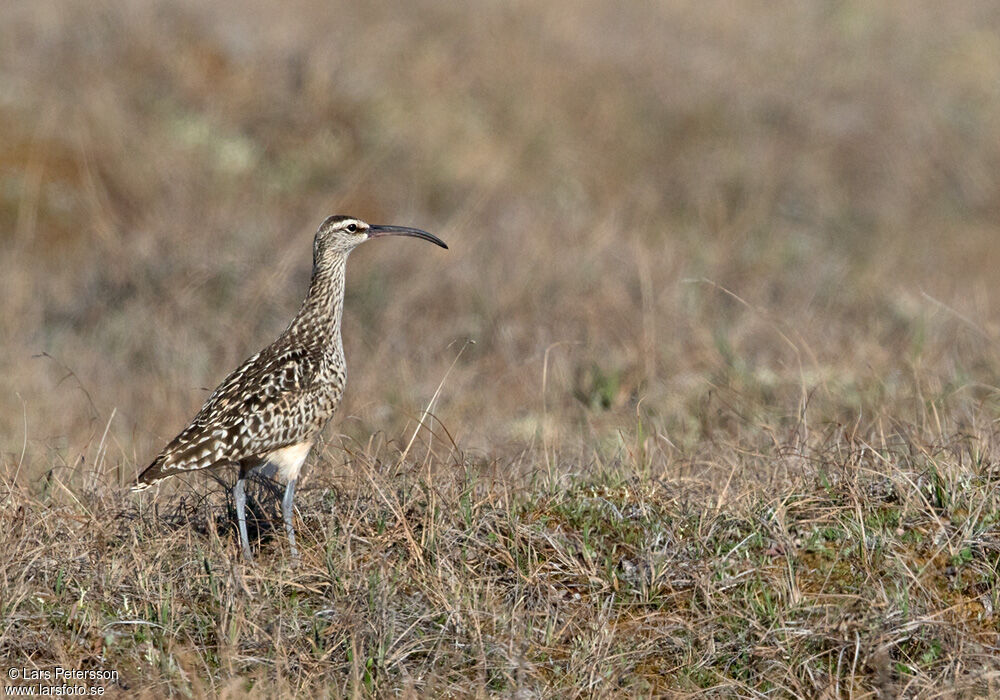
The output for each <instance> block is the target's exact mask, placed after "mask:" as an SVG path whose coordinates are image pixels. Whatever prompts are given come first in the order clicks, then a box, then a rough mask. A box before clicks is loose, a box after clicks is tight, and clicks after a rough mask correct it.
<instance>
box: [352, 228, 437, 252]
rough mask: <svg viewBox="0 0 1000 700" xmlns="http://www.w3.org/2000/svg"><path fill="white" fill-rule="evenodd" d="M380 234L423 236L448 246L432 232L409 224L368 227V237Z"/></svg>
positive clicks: (435, 242) (426, 239) (425, 238)
mask: <svg viewBox="0 0 1000 700" xmlns="http://www.w3.org/2000/svg"><path fill="white" fill-rule="evenodd" d="M379 236H412V237H413V238H423V239H424V240H425V241H430V242H431V243H434V244H435V245H439V246H441V247H442V248H447V247H448V246H447V245H445V242H444V241H442V240H441V239H440V238H438V237H437V236H435V235H434V234H432V233H427V232H426V231H421V230H420V229H418V228H410V227H409V226H369V227H368V237H369V238H378V237H379Z"/></svg>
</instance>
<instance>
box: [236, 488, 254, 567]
mask: <svg viewBox="0 0 1000 700" xmlns="http://www.w3.org/2000/svg"><path fill="white" fill-rule="evenodd" d="M233 500H234V501H235V502H236V520H237V521H238V522H239V526H240V546H241V547H242V548H243V558H244V559H246V560H247V561H253V554H251V553H250V538H249V537H247V494H246V478H244V477H243V476H242V475H241V476H240V478H238V479H237V480H236V484H235V485H234V486H233Z"/></svg>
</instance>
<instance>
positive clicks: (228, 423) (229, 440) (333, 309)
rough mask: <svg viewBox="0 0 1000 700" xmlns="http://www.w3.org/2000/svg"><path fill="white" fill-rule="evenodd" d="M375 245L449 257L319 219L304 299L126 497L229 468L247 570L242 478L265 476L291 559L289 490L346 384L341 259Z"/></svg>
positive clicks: (402, 231)
mask: <svg viewBox="0 0 1000 700" xmlns="http://www.w3.org/2000/svg"><path fill="white" fill-rule="evenodd" d="M383 236H410V237H414V238H420V239H423V240H425V241H430V242H431V243H434V244H436V245H438V246H441V247H442V248H448V246H447V245H445V243H444V241H442V240H441V239H440V238H438V237H437V236H435V235H433V234H431V233H428V232H427V231H424V230H422V229H418V228H410V227H408V226H378V225H371V224H367V223H365V222H364V221H362V220H361V219H359V218H357V217H353V216H343V215H334V216H329V217H327V218H326V219H325V220H324V221H323V223H322V224H321V225H320V227H319V229H318V230H317V231H316V235H315V237H314V238H313V265H312V276H311V278H310V282H309V291H308V293H307V294H306V298H305V300H304V301H303V302H302V306H301V307H300V308H299V311H298V313H297V314H295V317H294V318H293V319H292V321H291V323H289V324H288V327H287V328H286V329H285V330H284V332H283V333H281V335H279V336H278V338H277V340H275V341H274V342H273V343H271V344H270V345H268V346H267V347H266V348H264V349H263V350H261V351H260V352H258V353H256V354H255V355H253V356H251V357H250V358H248V359H247V360H246V361H245V362H244V363H243V364H241V365H240V366H239V367H238V368H236V369H235V370H233V372H232V373H230V374H229V376H227V377H226V378H225V379H224V380H223V381H222V383H221V384H219V386H218V388H216V389H215V391H213V392H212V394H211V396H209V398H208V400H207V401H205V404H204V405H203V406H202V407H201V410H199V411H198V413H197V415H195V417H194V418H193V419H192V420H191V422H190V424H189V425H188V426H187V427H186V428H184V430H182V431H181V432H180V433H179V434H178V435H177V436H176V437H175V438H174V439H173V440H171V441H170V442H168V443H167V445H166V447H164V448H163V450H162V451H161V452H160V453H159V454H158V455H157V456H156V459H154V460H153V462H152V463H151V464H150V465H149V466H148V467H146V469H144V470H143V471H142V472H141V473H140V474H139V475H138V477H136V480H135V482H134V483H133V484H132V487H131V490H132V491H142V490H145V489H148V488H150V487H151V486H154V485H156V484H158V483H160V482H161V481H163V480H164V479H169V478H170V477H172V476H177V475H179V474H188V473H191V472H194V471H201V470H206V469H209V470H212V469H218V468H222V467H226V466H235V467H238V469H239V472H238V476H237V479H236V483H235V484H234V485H233V487H232V497H233V501H234V503H235V505H236V518H237V522H238V526H239V536H240V546H241V548H242V550H243V556H244V558H245V559H246V560H247V561H253V554H252V553H251V551H250V541H249V538H248V537H247V525H246V479H247V477H248V476H250V475H251V474H252V473H254V472H256V471H258V470H263V469H264V468H270V469H271V470H273V471H274V473H275V474H276V476H277V478H278V480H279V481H280V482H283V483H284V484H285V492H284V496H283V498H282V499H281V510H282V516H283V518H284V522H285V532H286V533H287V535H288V544H289V552H290V554H291V557H292V559H293V560H298V550H297V548H296V546H295V528H294V526H293V524H292V507H293V501H294V498H295V484H296V482H297V481H298V478H299V472H300V470H301V469H302V464H303V462H305V460H306V457H307V456H308V454H309V450H310V449H311V448H312V446H313V444H314V443H315V441H316V438H317V436H319V434H320V432H321V431H322V430H323V428H324V426H325V425H326V424H327V422H328V421H329V420H330V418H331V417H332V416H333V413H334V411H335V410H336V409H337V406H338V405H339V404H340V400H341V398H342V397H343V395H344V388H345V385H346V383H347V364H346V362H345V359H344V345H343V341H342V338H341V330H340V329H341V317H342V315H343V310H344V282H345V272H346V266H347V258H348V256H349V255H350V253H351V251H353V250H354V249H355V248H357V247H358V246H359V245H361V244H362V243H364V242H365V241H370V240H372V239H373V238H381V237H383Z"/></svg>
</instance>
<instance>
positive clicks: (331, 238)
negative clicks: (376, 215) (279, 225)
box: [313, 215, 448, 261]
mask: <svg viewBox="0 0 1000 700" xmlns="http://www.w3.org/2000/svg"><path fill="white" fill-rule="evenodd" d="M381 236H412V237H413V238H423V239H424V240H425V241H430V242H431V243H435V244H437V245H439V246H441V247H442V248H447V247H448V246H446V245H445V243H444V241H442V240H441V239H440V238H438V237H437V236H435V235H433V234H430V233H427V232H426V231H421V230H420V229H418V228H409V227H408V226H376V225H374V224H367V223H365V222H364V221H362V220H361V219H357V218H355V217H353V216H340V215H336V216H329V217H327V219H326V221H324V222H323V223H322V224H320V227H319V230H318V231H316V239H315V241H314V243H313V254H314V256H315V259H316V260H317V261H319V260H321V259H323V258H325V257H326V256H327V255H328V254H331V253H340V254H343V255H346V254H347V253H350V252H351V251H352V250H354V249H355V248H357V247H358V246H359V245H361V244H362V243H364V242H365V241H368V240H371V239H372V238H379V237H381Z"/></svg>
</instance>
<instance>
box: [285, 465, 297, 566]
mask: <svg viewBox="0 0 1000 700" xmlns="http://www.w3.org/2000/svg"><path fill="white" fill-rule="evenodd" d="M294 498H295V479H291V480H289V482H288V486H286V487H285V497H284V498H282V499H281V513H282V515H284V516H285V532H286V533H288V547H289V549H290V550H291V554H292V559H293V560H298V558H299V550H297V549H296V548H295V526H294V525H293V524H292V510H293V509H292V501H293V500H294Z"/></svg>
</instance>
